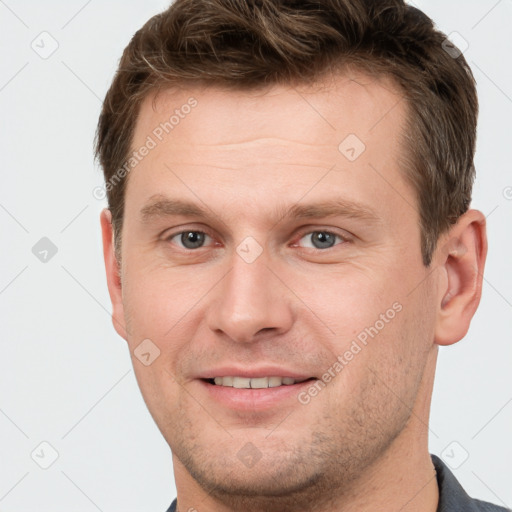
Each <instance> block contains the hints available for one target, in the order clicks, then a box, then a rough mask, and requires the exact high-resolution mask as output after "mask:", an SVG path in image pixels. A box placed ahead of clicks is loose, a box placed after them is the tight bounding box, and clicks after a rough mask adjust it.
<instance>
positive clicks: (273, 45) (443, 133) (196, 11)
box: [95, 0, 478, 266]
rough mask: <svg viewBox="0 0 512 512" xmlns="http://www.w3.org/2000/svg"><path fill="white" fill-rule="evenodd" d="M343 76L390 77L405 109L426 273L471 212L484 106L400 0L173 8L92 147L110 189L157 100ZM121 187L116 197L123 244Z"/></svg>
mask: <svg viewBox="0 0 512 512" xmlns="http://www.w3.org/2000/svg"><path fill="white" fill-rule="evenodd" d="M346 66H353V67H355V68H356V69H360V70H362V71H365V72H367V73H369V74H372V75H373V76H390V77H392V78H393V79H394V81H395V82H396V83H397V84H398V85H399V87H400V89H401V92H402V93H403V95H404V98H405V99H406V103H407V106H408V111H409V115H408V117H407V122H406V125H407V126H406V127H405V129H404V132H403V143H404V156H403V159H402V162H401V167H402V169H403V172H404V176H405V178H406V179H407V180H408V181H409V183H411V184H412V185H413V187H414V189H415V190H416V193H417V200H418V207H419V212H418V213H419V219H420V230H421V251H422V257H423V263H424V265H425V266H429V265H430V263H431V261H432V254H433V251H434V249H435V247H436V243H437V240H438V238H439V235H441V234H442V233H443V232H444V231H446V230H447V229H448V228H449V227H450V225H451V224H453V223H454V222H456V220H457V219H458V218H459V216H460V215H462V214H463V213H464V212H466V211H467V209H468V208H469V205H470V202H471V190H472V187H473V181H474V177H475V170H474V165H473V157H474V152H475V142H476V123H477V116H478V100H477V94H476V87H475V80H474V78H473V75H472V73H471V70H470V69H469V67H468V65H467V63H466V60H465V59H464V56H463V55H462V54H461V53H460V52H459V51H458V50H457V49H456V48H454V47H453V46H450V43H449V41H448V40H447V38H446V35H445V34H443V33H442V32H440V31H438V30H436V29H435V27H434V24H433V22H432V20H431V19H430V18H429V17H428V16H426V15H425V14H424V13H423V12H421V11H420V10H418V9H416V8H415V7H412V6H410V5H407V4H405V3H404V2H403V0H320V1H310V0H176V1H175V2H174V3H173V4H171V6H170V7H169V8H168V9H167V10H165V11H164V12H162V13H160V14H158V15H156V16H153V17H152V18H151V19H150V20H149V21H147V22H146V23H145V24H144V26H143V27H142V28H141V29H140V30H138V31H137V32H136V34H135V35H134V36H133V38H132V40H131V41H130V43H129V44H128V46H127V47H126V49H125V50H124V52H123V55H122V58H121V61H120V64H119V67H118V70H117V72H116V75H115V77H114V80H113V82H112V85H111V87H110V89H109V90H108V92H107V95H106V97H105V101H104V103H103V108H102V112H101V115H100V118H99V122H98V129H97V132H96V140H95V156H96V158H97V159H99V161H100V164H101V166H102V168H103V171H104V175H105V181H106V183H107V184H108V183H110V180H111V179H112V178H113V177H115V175H116V172H117V171H118V170H119V169H120V168H122V167H123V165H124V163H125V162H126V160H127V158H128V155H129V152H130V148H131V142H132V139H133V132H134V128H135V123H136V120H137V116H138V112H139V110H140V105H141V102H142V100H143V99H144V98H145V97H146V96H147V95H148V94H149V93H150V92H153V91H157V90H160V89H163V88H166V87H172V86H188V85H190V86H192V85H214V86H220V87H227V88H230V89H239V90H243V89H256V88H261V87H265V86H272V85H274V84H275V85H278V84H306V83H314V82H315V81H317V80H319V79H320V78H321V77H322V76H324V75H326V74H327V73H328V72H329V71H331V72H332V70H333V69H334V70H336V69H342V68H343V67H346ZM123 178H124V179H122V180H120V181H119V183H117V184H116V186H114V187H108V188H107V198H108V204H109V208H110V210H111V211H112V219H113V227H114V235H115V238H116V241H117V240H119V238H120V233H121V227H122V220H123V209H124V191H125V186H126V177H125V175H123Z"/></svg>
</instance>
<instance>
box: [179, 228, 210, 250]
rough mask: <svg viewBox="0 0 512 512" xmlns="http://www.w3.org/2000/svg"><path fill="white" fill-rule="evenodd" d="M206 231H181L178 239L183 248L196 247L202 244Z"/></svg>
mask: <svg viewBox="0 0 512 512" xmlns="http://www.w3.org/2000/svg"><path fill="white" fill-rule="evenodd" d="M206 236H207V235H206V233H203V232H201V231H183V233H180V241H181V243H182V245H183V247H185V249H197V248H198V247H201V246H202V245H203V244H204V241H205V237H206Z"/></svg>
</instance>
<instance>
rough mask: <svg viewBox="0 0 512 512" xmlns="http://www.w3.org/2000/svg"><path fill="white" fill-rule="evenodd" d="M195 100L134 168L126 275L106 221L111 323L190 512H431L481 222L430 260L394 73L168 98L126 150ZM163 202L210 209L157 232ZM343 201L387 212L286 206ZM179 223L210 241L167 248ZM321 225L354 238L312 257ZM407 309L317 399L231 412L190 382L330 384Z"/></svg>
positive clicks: (124, 249) (468, 222)
mask: <svg viewBox="0 0 512 512" xmlns="http://www.w3.org/2000/svg"><path fill="white" fill-rule="evenodd" d="M190 97H194V98H195V99H196V100H197V102H198V104H197V106H196V107H195V108H194V109H193V110H192V111H191V113H190V114H189V115H187V116H186V117H185V118H184V119H181V120H180V123H179V124H178V125H177V126H176V127H175V128H174V129H173V131H172V133H170V134H169V135H168V136H167V137H165V138H164V139H163V140H162V141H161V142H160V143H159V144H158V145H157V147H155V148H154V149H152V150H151V151H150V152H149V154H148V155H147V156H146V157H145V158H144V159H143V160H142V161H141V162H140V163H139V164H138V165H137V166H136V167H135V168H134V169H133V170H132V171H131V172H130V174H129V176H128V183H127V189H126V203H125V217H124V223H123V228H122V245H121V261H122V265H120V266H119V262H118V261H117V260H116V257H115V253H114V250H113V235H112V228H111V223H110V213H109V211H108V210H104V211H103V212H102V215H101V226H102V231H103V242H104V256H105V264H106V272H107V280H108V287H109V292H110V297H111V300H112V305H113V321H114V326H115V328H116V330H117V332H118V333H119V334H120V335H121V336H122V337H123V338H124V339H125V340H126V341H127V342H128V346H129V348H130V353H131V355H132V359H133V365H134V370H135V374H136V377H137V380H138V384H139V386H140V388H141V391H142V394H143V396H144V399H145V401H146V404H147V406H148V409H149V411H150V412H151V414H152V416H153V418H154V420H155V422H156V424H157V425H158V427H159V428H160V430H161V432H162V434H163V436H164V437H165V439H166V440H167V442H168V444H169V445H170V447H171V449H172V454H173V465H174V472H175V480H176V487H177V491H178V506H179V510H180V512H185V511H188V510H191V509H192V510H194V509H195V510H197V511H199V512H202V511H215V512H228V511H233V512H234V511H239V510H244V511H249V512H251V511H254V512H256V511H261V512H263V511H266V512H273V511H275V512H278V511H279V512H287V511H290V512H291V511H299V510H300V511H302V510H311V511H316V512H324V511H325V512H327V511H334V510H336V511H356V510H382V511H384V512H385V511H389V512H391V511H393V512H396V511H398V510H400V511H405V512H408V511H421V512H423V511H430V512H435V510H436V508H437V503H438V488H437V482H436V479H435V471H434V468H433V465H432V462H431V459H430V455H429V451H428V419H429V409H430V399H431V394H432V386H433V379H434V372H435V365H436V358H437V352H438V346H439V345H449V344H452V343H455V342H457V341H458V340H460V339H461V338H463V337H464V335H465V334H466V332H467V330H468V328H469V325H470V321H471V318H472V317H473V315H474V313H475V310H476V308H477V306H478V303H479V300H480V295H481V286H482V274H483V269H484V263H485V258H486V252H487V242H486V232H485V218H484V216H483V215H482V213H481V212H479V211H477V210H469V211H468V212H467V213H466V214H465V215H463V216H462V217H461V218H460V219H459V221H458V223H457V224H456V225H454V226H453V227H452V228H451V229H450V231H449V232H447V233H445V234H444V235H443V236H442V237H441V238H440V240H439V242H438V246H437V249H436V251H435V254H434V256H433V262H432V265H431V266H430V267H429V268H426V267H425V266H424V265H423V263H422V258H421V251H420V231H419V227H418V226H419V223H418V213H417V210H416V205H417V199H416V195H415V192H414V190H413V189H412V188H411V187H410V186H409V185H408V184H407V183H406V182H405V180H404V179H403V177H402V174H401V170H400V169H399V166H398V161H399V156H400V155H401V154H402V153H403V151H404V148H403V147H401V145H400V134H401V130H402V128H403V126H404V120H405V119H406V115H407V105H406V104H405V102H404V101H402V100H401V96H400V93H399V91H398V89H397V88H396V87H395V86H394V85H393V83H392V82H391V81H389V80H387V79H379V80H376V79H372V78H370V77H367V76H365V75H364V74H362V73H354V72H352V73H351V74H340V75H337V76H335V77H331V79H329V80H325V81H323V82H322V83H317V84H316V85H315V87H311V86H309V87H300V88H299V87H291V86H279V87H278V86H273V87H270V88H268V89H267V90H264V91H251V92H239V91H236V92H235V91H225V90H221V89H218V88H194V89H188V90H180V89H173V90H167V91H164V92H163V93H161V94H160V95H159V96H158V98H156V101H155V103H154V104H153V99H154V98H153V97H152V96H150V97H148V98H146V101H145V102H144V103H143V105H142V107H141V111H140V116H139V118H138V121H137V125H136V129H135V135H134V140H133V144H132V146H133V148H139V147H140V146H141V145H143V144H144V141H145V140H146V138H147V136H148V135H150V134H151V133H152V131H153V130H154V129H155V127H156V126H158V125H159V123H160V122H163V121H164V120H166V119H168V117H169V115H170V113H172V112H173V111H174V109H176V108H180V106H181V105H183V104H185V103H186V102H187V100H188V98H190ZM399 100H400V101H399ZM351 133H352V134H356V135H357V136H358V137H359V138H360V139H361V140H362V141H363V142H364V144H365V146H366V149H365V151H364V152H363V153H362V154H361V155H360V156H359V157H358V158H357V159H356V160H355V161H353V162H350V161H349V160H347V158H345V156H344V155H343V154H341V152H340V151H339V150H338V145H339V144H340V142H341V141H343V140H344V138H345V137H346V136H347V135H348V134H351ZM157 195H159V196H158V197H160V198H161V197H162V196H165V197H167V198H179V199H182V200H188V201H191V202H193V203H194V204H197V205H200V206H203V207H205V208H206V209H207V210H208V213H209V217H208V218H197V217H196V216H193V215H179V216H175V215H154V216H151V217H150V218H149V219H146V220H145V221H144V220H143V219H142V216H141V210H142V209H143V208H144V207H145V206H147V205H148V204H151V203H153V202H155V197H156V196H157ZM340 198H343V199H345V200H350V201H354V202H357V203H359V204H363V205H365V206H366V207H368V208H371V209H373V210H374V211H375V213H376V214H377V215H378V220H376V221H374V222H370V221H368V220H361V219H357V218H351V217H347V216H341V215H336V216H330V217H325V216H324V217H316V216H315V217H311V218H306V219H304V218H294V217H292V218H286V219H285V218H282V215H279V214H278V213H277V211H276V210H277V209H278V208H287V207H291V206H293V205H296V204H298V203H300V204H306V203H307V204H315V203H319V202H323V201H326V200H330V199H340ZM157 199H158V198H157ZM184 230H190V231H194V230H195V231H201V230H202V231H206V232H207V234H209V237H206V238H205V242H204V245H203V246H202V247H200V248H198V249H187V248H185V247H184V246H183V245H182V241H181V238H180V236H173V237H171V235H175V234H176V233H180V232H181V231H184ZM325 231H327V232H329V233H333V234H335V235H339V236H340V237H341V238H339V237H334V238H331V239H330V240H334V242H333V243H332V244H331V245H330V246H328V247H325V246H321V245H320V246H318V245H317V246H316V247H320V248H316V249H315V245H314V243H315V238H314V236H315V233H317V232H321V233H323V234H324V235H325ZM249 236H250V237H253V238H254V239H255V240H256V241H257V243H258V244H259V246H260V247H261V249H262V252H261V254H260V255H259V257H258V258H257V259H256V260H255V261H253V262H252V263H247V262H246V261H245V260H244V259H243V258H242V257H240V255H239V254H238V253H237V251H236V249H237V247H238V246H239V244H240V243H241V242H242V241H243V240H244V239H245V238H246V237H249ZM322 247H324V248H322ZM394 303H399V304H400V305H401V307H402V309H401V311H400V312H399V313H397V314H396V315H395V316H394V318H393V319H392V320H390V321H389V322H388V323H386V324H385V327H384V328H382V329H381V330H380V331H379V332H378V334H377V335H376V336H375V337H374V338H370V339H369V340H368V343H367V345H366V346H364V347H363V348H362V350H361V351H360V352H358V353H357V355H355V356H354V357H353V359H352V360H351V361H350V362H348V364H347V365H346V366H345V367H344V368H343V370H342V371H341V372H340V373H338V374H337V375H336V377H335V378H333V379H332V380H331V382H329V383H328V384H327V385H326V386H325V388H324V389H322V391H321V392H319V393H318V394H317V396H314V397H313V398H311V401H310V402H309V403H308V404H306V405H303V404H301V403H300V402H299V401H298V400H295V399H293V400H286V401H283V403H282V404H281V405H280V406H279V407H272V408H270V409H267V410H262V411H258V410H248V411H240V410H234V409H231V408H229V407H226V406H224V405H222V404H219V403H217V402H216V401H215V400H212V399H211V398H210V395H209V394H208V393H207V392H206V391H205V388H204V385H203V384H201V383H200V382H199V381H198V380H197V379H196V378H195V377H196V376H197V375H198V373H199V372H201V371H203V370H205V369H207V368H211V367H214V366H219V365H224V364H229V363H238V364H240V365H245V366H250V365H256V366H258V365H263V364H276V365H281V366H283V367H286V368H291V369H295V370H296V371H298V372H300V373H301V374H302V373H304V374H307V375H311V376H316V377H317V378H319V377H321V376H322V374H324V373H325V372H326V371H327V370H328V369H329V368H330V367H332V365H333V363H334V362H335V361H336V357H337V356H338V355H340V354H344V353H345V351H346V350H347V349H349V348H350V345H351V343H352V341H353V340H354V339H355V338H356V336H357V335H358V334H359V333H361V332H362V331H364V329H365V328H367V327H369V326H374V325H375V323H376V321H377V320H379V315H381V314H384V313H385V312H386V311H387V310H389V309H390V308H392V305H393V304H394ZM144 339H150V340H151V341H152V342H153V343H154V344H155V345H156V346H157V347H158V349H159V350H160V355H159V357H158V358H156V359H155V360H154V361H153V362H152V364H150V365H148V366H145V365H143V364H141V362H140V361H139V360H138V359H137V358H136V357H135V356H134V350H135V349H136V348H137V346H138V345H139V344H140V343H141V341H142V340H144ZM248 442H251V443H252V444H253V445H254V447H256V449H257V451H258V453H259V454H260V455H261V458H260V459H259V460H258V461H257V462H256V463H255V464H254V465H253V466H252V467H247V466H246V465H244V464H243V463H242V462H241V460H240V459H239V458H238V457H237V453H238V452H239V450H240V449H242V448H243V447H244V446H245V445H246V443H248Z"/></svg>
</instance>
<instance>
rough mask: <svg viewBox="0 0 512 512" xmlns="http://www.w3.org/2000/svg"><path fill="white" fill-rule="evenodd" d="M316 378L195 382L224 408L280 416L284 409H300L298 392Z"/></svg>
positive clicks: (223, 379) (232, 377) (237, 377)
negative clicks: (278, 414) (290, 407)
mask: <svg viewBox="0 0 512 512" xmlns="http://www.w3.org/2000/svg"><path fill="white" fill-rule="evenodd" d="M317 380H318V379H317V378H315V377H309V378H297V379H295V378H293V377H280V376H268V377H242V376H236V375H233V376H223V377H220V376H219V377H212V378H200V379H198V381H199V382H200V383H201V385H202V389H203V390H204V391H205V392H206V393H207V395H206V396H207V397H208V399H210V400H212V401H213V402H214V403H216V404H218V405H221V406H222V407H223V408H227V409H230V410H236V411H239V412H250V413H254V412H264V411H267V412H271V413H282V408H283V407H285V406H293V407H298V406H300V407H302V405H301V402H299V400H298V397H299V394H300V393H301V391H304V390H305V388H307V387H308V386H311V385H312V384H313V382H316V381H317Z"/></svg>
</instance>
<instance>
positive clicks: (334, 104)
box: [132, 71, 407, 147]
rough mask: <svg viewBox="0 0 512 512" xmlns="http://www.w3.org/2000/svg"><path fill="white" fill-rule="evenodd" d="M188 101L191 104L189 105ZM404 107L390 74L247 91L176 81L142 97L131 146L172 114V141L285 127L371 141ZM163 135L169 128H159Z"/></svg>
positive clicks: (294, 137) (319, 141)
mask: <svg viewBox="0 0 512 512" xmlns="http://www.w3.org/2000/svg"><path fill="white" fill-rule="evenodd" d="M194 100H195V102H197V104H196V106H194V107H192V108H189V105H190V103H192V102H193V101H194ZM406 107H407V106H406V104H405V101H404V100H403V96H402V94H401V90H400V89H399V87H398V86H397V85H396V84H395V83H394V81H393V80H392V79H391V78H390V77H385V76H382V77H379V78H376V77H372V76H369V75H368V74H365V73H363V72H360V71H352V72H346V73H344V74H341V75H340V74H337V75H327V76H326V77H324V78H323V79H322V80H321V81H319V82H317V83H315V84H313V85H309V86H304V85H296V86H294V85H273V86H269V87H267V88H264V89H263V88H259V89H256V90H249V91H241V90H228V89H221V88H217V87H213V86H210V87H193V88H185V87H183V88H178V87H176V88H172V89H164V90H161V91H159V92H158V94H156V93H151V94H149V95H148V96H147V97H146V98H145V100H144V101H143V102H142V104H141V107H140V111H139V116H138V120H137V124H136V129H135V135H134V140H133V144H132V145H133V146H134V147H138V146H139V145H140V144H142V143H143V142H144V140H143V139H144V137H145V136H146V135H147V134H151V133H153V132H154V131H155V129H157V128H158V126H159V123H162V122H163V123H165V122H166V121H169V120H170V119H171V117H172V114H175V116H174V119H172V122H171V124H172V125H173V126H172V136H170V137H166V138H168V139H169V140H168V141H167V142H168V143H170V144H171V143H172V142H173V141H174V142H175V143H176V144H180V145H183V144H184V143H185V145H188V144H190V143H193V144H194V145H196V146H197V145H201V144H205V145H218V144H228V143H240V142H244V141H245V140H246V137H247V136H248V135H250V136H251V137H253V138H254V139H256V138H258V137H259V136H260V135H263V136H264V138H272V137H275V138H277V139H279V138H281V137H282V136H283V131H285V132H286V134H287V137H286V138H287V139H288V141H296V142H299V143H300V142H308V143H311V144H316V145H328V144H329V145H332V143H333V142H336V141H338V140H339V138H340V136H343V134H347V133H356V134H357V135H358V136H359V138H361V140H363V141H368V142H370V138H371V137H372V136H375V135H376V136H378V135H379V134H382V133H389V129H390V127H392V128H393V132H395V133H397V132H398V131H399V130H400V128H401V127H402V125H403V121H404V119H405V111H406ZM189 114H190V115H189ZM185 119H186V120H187V122H186V123H185V122H182V121H184V120H185ZM157 132H158V130H157ZM162 135H164V136H165V135H171V132H169V133H166V132H165V130H164V133H163V134H162Z"/></svg>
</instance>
